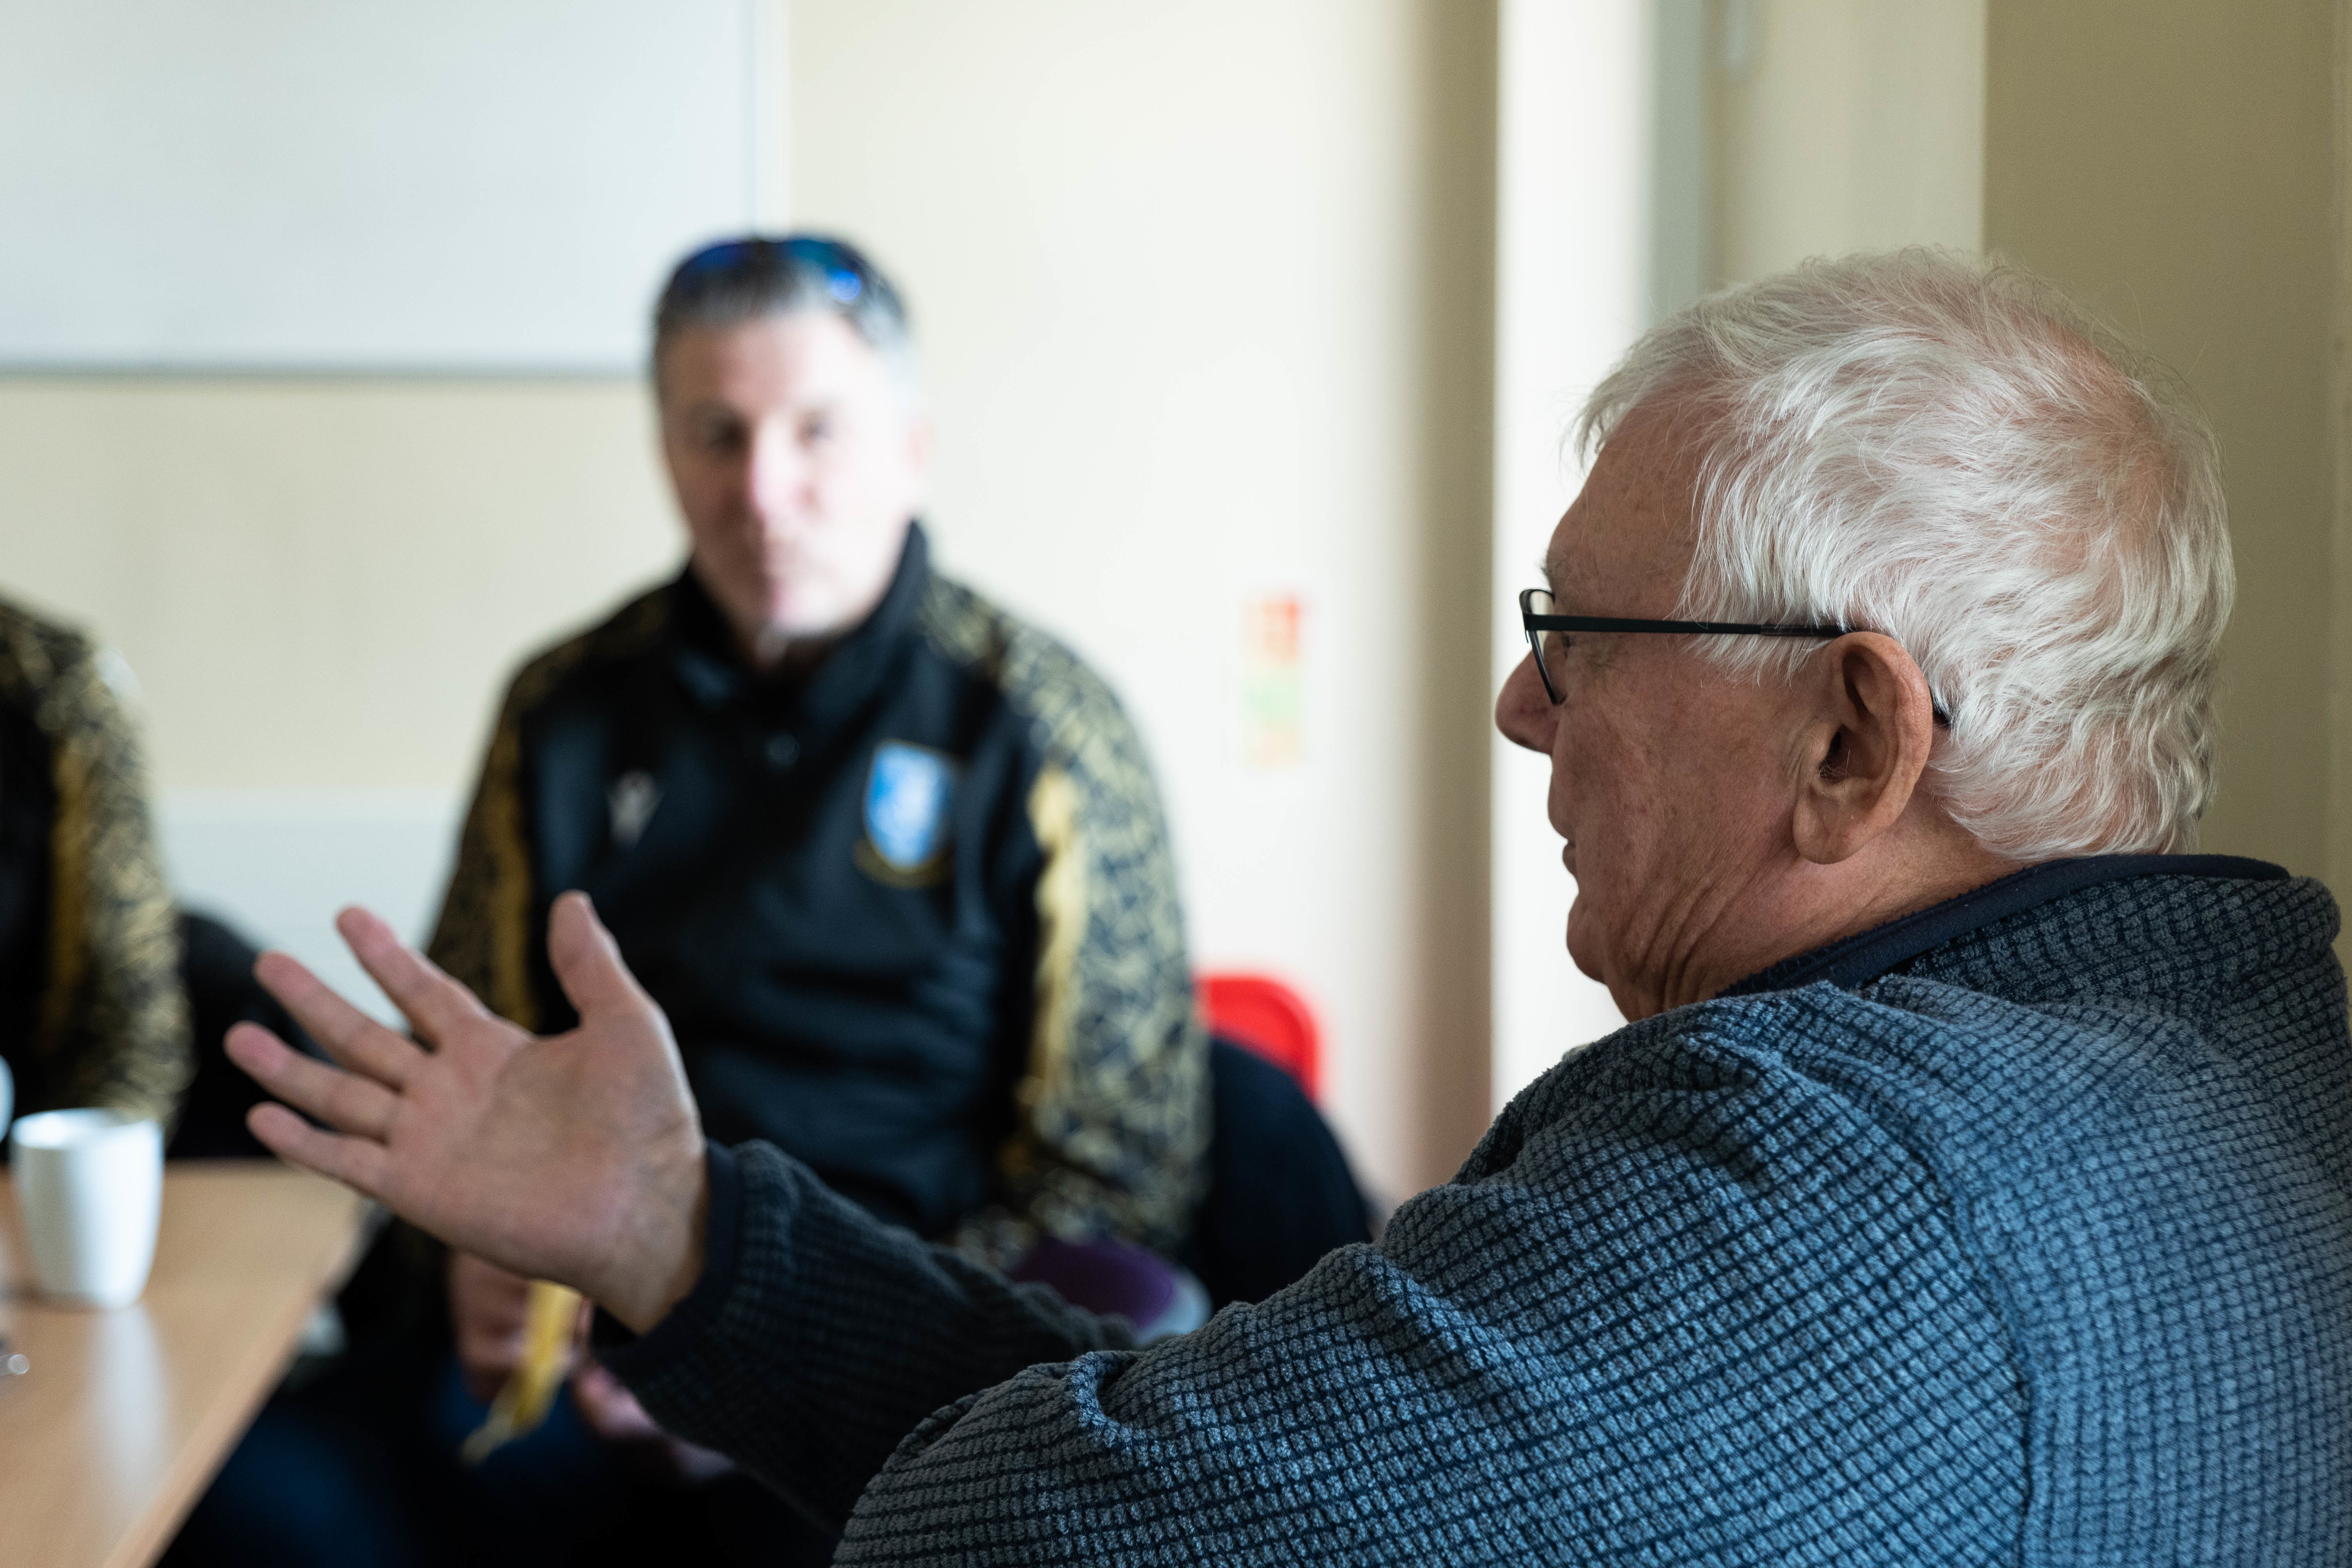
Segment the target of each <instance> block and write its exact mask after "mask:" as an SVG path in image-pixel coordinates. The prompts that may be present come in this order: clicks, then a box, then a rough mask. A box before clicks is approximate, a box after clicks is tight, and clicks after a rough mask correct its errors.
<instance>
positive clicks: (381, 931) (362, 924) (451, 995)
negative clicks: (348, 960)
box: [335, 907, 489, 1044]
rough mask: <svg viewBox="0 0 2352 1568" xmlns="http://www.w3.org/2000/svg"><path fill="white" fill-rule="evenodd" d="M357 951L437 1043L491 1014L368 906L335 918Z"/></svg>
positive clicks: (394, 1000) (386, 989) (395, 1002)
mask: <svg viewBox="0 0 2352 1568" xmlns="http://www.w3.org/2000/svg"><path fill="white" fill-rule="evenodd" d="M335 930H336V931H340V932H341V933H342V938H343V941H344V942H345V943H346V944H348V945H349V946H350V948H351V950H352V956H353V957H355V958H357V959H358V960H359V961H360V967H361V968H362V969H364V970H366V971H367V972H368V974H369V975H370V977H371V978H373V980H374V981H375V983H376V984H378V985H381V986H383V994H385V995H387V996H389V997H391V998H392V1005H394V1006H395V1007H397V1008H399V1009H400V1011H401V1015H402V1016H404V1017H405V1018H406V1019H407V1020H408V1021H409V1022H410V1023H412V1024H414V1025H415V1026H416V1031H417V1033H419V1034H421V1035H423V1036H424V1037H425V1038H426V1039H428V1040H432V1041H434V1042H436V1044H437V1043H439V1042H440V1041H442V1040H444V1039H446V1038H447V1037H448V1035H449V1031H450V1030H452V1029H455V1028H456V1027H457V1026H459V1025H461V1024H467V1023H470V1022H472V1021H473V1020H474V1019H477V1018H483V1017H488V1016H489V1010H488V1008H486V1007H484V1006H483V1005H481V1003H479V1002H478V1001H476V1000H475V999H474V994H473V993H472V992H470V991H468V990H467V989H466V988H465V987H464V986H462V985H460V984H457V982H456V981H454V980H452V979H450V978H449V977H448V976H447V975H446V974H445V973H442V972H441V970H440V968H439V966H437V965H436V964H434V963H431V962H429V961H428V960H427V959H426V958H425V956H424V954H422V953H420V952H417V951H416V950H415V948H412V947H410V946H409V945H408V944H407V943H406V942H403V941H401V940H400V938H399V937H397V936H395V935H394V934H393V930H392V928H391V927H390V926H388V925H386V924H384V923H383V921H380V920H378V919H377V918H376V917H375V916H374V915H373V914H371V913H369V912H368V911H367V910H362V909H359V908H357V907H353V908H352V909H348V910H344V911H343V912H342V913H341V914H339V915H337V916H336V917H335Z"/></svg>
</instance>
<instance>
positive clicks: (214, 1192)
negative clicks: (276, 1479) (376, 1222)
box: [0, 1161, 366, 1568]
mask: <svg viewBox="0 0 2352 1568" xmlns="http://www.w3.org/2000/svg"><path fill="white" fill-rule="evenodd" d="M365 1211H366V1205H365V1204H363V1203H362V1201H361V1199H360V1198H358V1197H357V1196H356V1195H354V1194H352V1193H350V1192H348V1191H346V1190H344V1189H343V1188H341V1187H339V1186H336V1185H334V1184H332V1183H330V1182H325V1181H321V1180H320V1179H319V1178H318V1177H316V1176H310V1175H305V1174H302V1173H299V1172H297V1171H291V1170H289V1169H287V1168H285V1167H283V1166H281V1165H278V1164H275V1163H264V1162H261V1161H220V1162H201V1163H173V1164H172V1165H170V1166H167V1167H166V1168H165V1173H164V1177H163V1228H162V1230H161V1232H160V1234H159V1235H158V1237H157V1238H156V1243H155V1271H154V1273H153V1274H152V1276H150V1277H149V1279H148V1281H147V1293H146V1294H145V1295H144V1296H143V1297H142V1298H141V1299H140V1300H139V1301H138V1302H137V1303H136V1304H135V1305H132V1306H129V1307H124V1308H121V1309H119V1310H115V1311H110V1312H95V1311H82V1310H72V1309H68V1308H62V1307H50V1306H46V1305H44V1304H43V1303H42V1302H41V1301H40V1300H38V1299H37V1298H36V1297H34V1296H33V1295H32V1294H31V1293H30V1286H29V1282H28V1275H29V1273H30V1261H29V1259H28V1258H27V1256H26V1252H25V1245H24V1233H23V1231H22V1229H21V1228H20V1226H19V1222H18V1218H17V1213H16V1194H15V1192H14V1191H13V1190H12V1189H11V1188H10V1186H9V1184H8V1183H7V1181H6V1179H5V1176H0V1333H5V1335H6V1337H7V1341H8V1350H9V1351H12V1352H22V1353H23V1354H24V1355H25V1357H26V1359H27V1360H28V1361H29V1362H30V1363H32V1365H31V1370H29V1371H28V1372H26V1373H25V1374H24V1375H23V1376H21V1377H6V1376H0V1565H5V1568H17V1565H18V1564H24V1565H26V1568H34V1565H38V1568H140V1565H141V1564H144V1563H152V1562H153V1561H154V1559H155V1556H156V1554H157V1553H159V1552H162V1551H163V1548H164V1546H165V1545H166V1544H167V1543H168V1542H170V1541H171V1539H172V1536H173V1532H174V1531H177V1530H178V1529H179V1526H180V1521H181V1520H182V1519H184V1517H185V1516H186V1514H187V1511H188V1510H189V1508H190V1507H191V1506H192V1505H193V1504H194V1502H195V1500H196V1499H197V1498H198V1497H199V1496H201V1495H202V1494H203V1491H204V1489H205V1485H206V1484H207V1483H208V1482H210V1481H211V1479H212V1477H213V1473H214V1471H215V1470H217V1469H218V1468H220V1464H221V1461H222V1460H223V1459H225V1458H227V1456H228V1451H229V1449H230V1448H231V1447H234V1446H235V1445H236V1439H237V1437H238V1436H239V1435H241V1434H242V1433H243V1432H244V1431H245V1428H246V1426H247V1423H248V1422H250V1421H251V1420H252V1418H253V1413H254V1411H255V1410H256V1409H257V1408H258V1407H259V1405H260V1404H261V1401H262V1399H263V1397H264V1396H265V1395H267V1394H268V1393H269V1391H270V1389H271V1388H273V1387H274V1386H276V1384H277V1382H278V1378H279V1377H280V1376H281V1375H282V1374H283V1373H285V1370H286V1367H287V1363H289V1361H291V1360H292V1359H293V1354H294V1350H295V1345H296V1342H297V1341H298V1340H299V1338H300V1336H301V1332H302V1327H303V1324H304V1322H305V1321H307V1320H308V1319H309V1317H310V1312H311V1310H312V1309H313V1308H314V1307H316V1306H317V1305H318V1303H319V1300H320V1296H321V1295H322V1294H323V1293H324V1292H326V1291H328V1290H330V1289H333V1288H334V1287H335V1286H336V1285H337V1284H339V1283H341V1279H342V1278H343V1275H344V1274H345V1273H346V1272H347V1271H348V1270H349V1269H350V1268H351V1266H352V1262H353V1261H354V1260H355V1258H354V1254H355V1252H356V1250H357V1246H358V1242H359V1238H360V1236H361V1232H362V1219H363V1217H364V1215H365Z"/></svg>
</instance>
